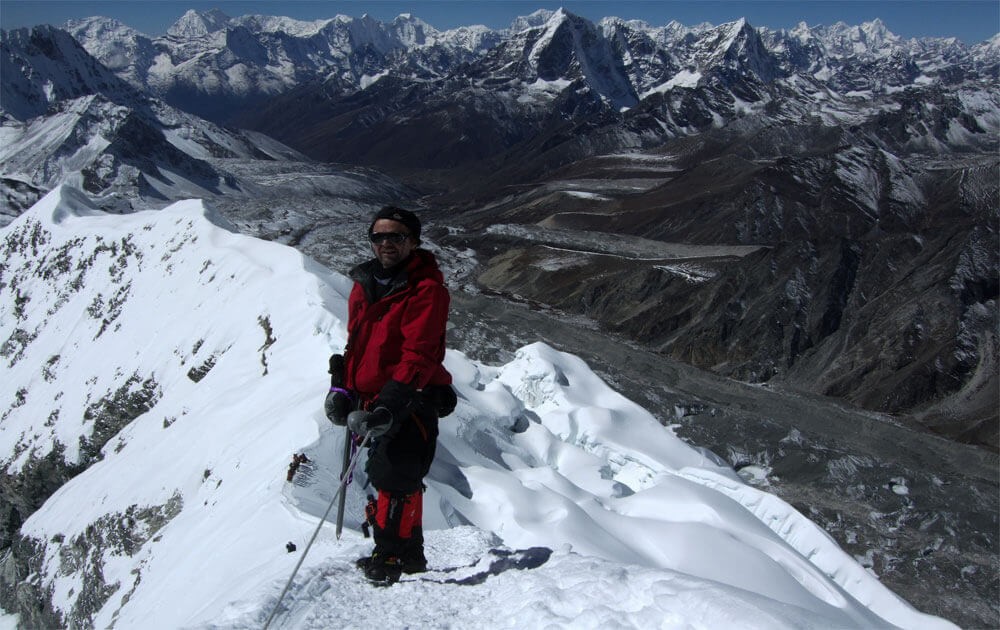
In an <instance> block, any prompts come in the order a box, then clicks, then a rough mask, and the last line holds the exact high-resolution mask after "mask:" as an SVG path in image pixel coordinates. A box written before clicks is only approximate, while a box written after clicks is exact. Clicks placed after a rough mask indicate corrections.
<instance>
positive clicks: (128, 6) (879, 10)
mask: <svg viewBox="0 0 1000 630" xmlns="http://www.w3.org/2000/svg"><path fill="white" fill-rule="evenodd" d="M560 6H562V7H565V8H566V9H567V10H569V11H571V12H573V13H576V14H577V15H581V16H583V17H586V18H588V19H592V20H598V19H600V18H602V17H605V16H612V15H613V16H618V17H621V18H625V19H633V18H635V19H642V20H645V21H647V22H649V23H650V24H653V25H655V26H660V25H663V24H666V23H667V22H669V21H670V20H677V21H678V22H680V23H682V24H685V25H688V26H692V25H695V24H699V23H701V22H710V23H712V24H721V23H724V22H731V21H733V20H736V19H739V18H741V17H746V18H747V19H748V20H750V23H751V24H753V25H754V26H768V27H771V28H790V27H792V26H794V25H795V24H797V23H798V22H800V21H805V22H807V23H808V24H809V25H811V26H816V25H820V24H833V23H834V22H837V21H842V22H846V23H847V24H860V23H862V22H866V21H869V20H872V19H874V18H880V19H881V20H882V21H883V22H884V23H885V24H886V26H887V27H888V28H889V30H890V31H892V32H893V33H895V34H897V35H900V36H902V37H958V38H959V39H961V40H962V41H964V42H966V43H970V44H972V43H978V42H981V41H983V40H984V39H988V38H990V37H992V36H993V35H995V34H996V33H997V32H1000V1H998V0H743V1H736V0H728V1H724V0H646V1H640V0H621V1H618V2H609V1H606V0H589V1H587V0H567V1H564V2H547V1H541V0H436V1H428V0H419V1H418V0H410V1H400V0H354V1H344V0H337V1H333V0H326V1H321V0H308V1H307V0H273V1H272V0H255V1H254V0H214V1H209V2H205V1H190V2H188V1H181V0H94V1H85V0H0V28H3V29H11V28H18V27H21V26H33V25H35V24H43V23H45V24H53V25H56V26H59V25H61V24H62V23H63V22H65V21H66V20H68V19H71V18H81V17H88V16H92V15H104V16H108V17H113V18H117V19H118V20H120V21H121V22H124V23H125V24H128V25H129V26H131V27H133V28H135V29H137V30H139V31H141V32H143V33H146V34H147V35H152V36H156V35H162V34H163V33H164V32H165V31H166V30H167V28H169V27H170V25H171V24H173V23H174V22H175V21H177V19H178V18H179V17H180V16H181V15H183V14H184V12H185V11H186V10H188V9H197V10H208V9H212V8H218V9H221V10H222V11H223V12H225V13H226V14H228V15H230V16H232V17H237V16H240V15H246V14H251V13H256V14H264V15H286V16H289V17H293V18H298V19H303V20H313V19H319V18H329V17H333V16H334V15H337V14H338V13H341V14H344V15H351V16H355V17H357V16H361V15H363V14H365V13H367V14H369V15H371V16H372V17H374V18H376V19H379V20H382V21H389V20H392V18H394V17H395V16H397V15H399V14H400V13H412V14H413V15H415V16H416V17H419V18H420V19H422V20H424V21H425V22H427V23H428V24H430V25H432V26H434V27H435V28H438V29H442V30H443V29H448V28H453V27H456V26H462V25H469V24H485V25H486V26H489V27H491V28H504V27H506V26H508V25H509V24H510V22H511V20H512V19H513V18H515V17H517V16H518V15H527V14H529V13H532V12H533V11H535V10H536V9H540V8H546V9H556V8H558V7H560Z"/></svg>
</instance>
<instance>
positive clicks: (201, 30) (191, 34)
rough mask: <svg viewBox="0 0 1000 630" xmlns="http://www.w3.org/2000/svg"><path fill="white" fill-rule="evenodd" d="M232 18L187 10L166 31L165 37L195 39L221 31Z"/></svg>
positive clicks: (215, 10) (217, 13) (218, 11)
mask: <svg viewBox="0 0 1000 630" xmlns="http://www.w3.org/2000/svg"><path fill="white" fill-rule="evenodd" d="M231 21H232V18H230V17H229V16H228V15H226V14H225V13H223V12H222V11H220V10H219V9H211V10H209V11H196V10H194V9H189V10H188V11H186V12H185V13H184V15H182V16H181V17H180V19H178V20H177V22H175V23H174V24H173V25H172V26H171V27H170V28H168V29H167V35H169V36H172V37H179V38H185V39H190V38H197V37H204V36H206V35H210V34H212V33H215V32H218V31H221V30H223V29H225V28H226V27H227V26H229V24H230V22H231Z"/></svg>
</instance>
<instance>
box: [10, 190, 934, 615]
mask: <svg viewBox="0 0 1000 630" xmlns="http://www.w3.org/2000/svg"><path fill="white" fill-rule="evenodd" d="M0 236H2V239H3V241H2V242H3V248H4V251H3V254H4V257H3V260H4V265H3V267H2V275H0V281H2V284H0V292H2V293H3V299H2V300H0V339H5V341H4V342H3V344H2V352H0V355H2V357H3V359H4V360H3V362H2V363H0V379H2V380H3V382H5V383H8V384H9V388H8V391H10V392H16V394H15V395H14V396H13V397H12V398H9V399H7V400H3V401H0V413H2V414H3V425H2V428H3V430H2V431H0V440H2V442H0V453H4V454H5V455H4V459H3V462H2V463H3V469H4V471H5V472H6V474H17V473H23V472H25V471H30V470H31V468H32V465H33V462H37V461H38V459H39V458H43V457H46V456H48V455H50V454H51V453H57V454H59V457H62V458H64V460H65V462H66V463H67V464H68V465H81V466H87V468H86V470H85V471H84V472H82V473H81V474H79V475H78V476H76V477H75V478H73V479H71V480H70V481H69V482H68V483H66V484H65V485H64V486H63V487H62V488H61V489H60V490H59V491H58V492H56V493H55V494H54V495H53V496H51V497H50V498H49V499H48V500H47V501H45V503H44V504H43V505H42V507H41V508H40V509H38V511H36V512H35V513H34V514H32V515H31V517H30V518H28V519H27V521H26V522H25V523H24V525H23V527H22V534H23V535H24V536H26V537H30V539H31V540H32V541H33V542H32V545H34V548H35V549H36V550H37V554H38V555H37V556H36V557H35V558H33V562H34V563H36V564H35V566H37V567H39V570H38V573H37V575H36V576H35V577H34V578H33V581H32V582H31V583H28V582H26V581H24V578H25V577H26V576H20V577H19V578H18V579H19V581H18V582H17V584H19V585H20V586H19V587H18V588H21V589H28V588H39V589H42V590H47V589H51V601H52V606H53V608H54V613H53V614H56V615H58V616H59V618H60V619H62V620H64V621H65V622H67V623H74V624H77V625H94V626H99V627H105V626H108V625H111V624H112V623H115V624H117V625H119V626H120V627H150V628H159V627H162V628H172V627H182V626H183V627H216V628H218V627H226V628H242V627H258V626H259V625H260V623H261V622H262V621H263V619H264V618H266V616H267V615H268V614H269V613H270V608H271V607H272V606H273V605H274V603H275V600H276V597H277V593H278V592H279V590H280V588H281V586H282V585H283V583H284V580H285V579H287V576H288V574H289V573H290V570H291V567H292V565H293V564H294V562H295V559H296V557H295V555H294V554H288V553H286V551H285V547H284V546H285V543H286V542H287V541H289V540H292V541H296V542H299V543H300V544H301V543H304V540H305V539H306V538H307V537H308V536H309V535H310V534H311V531H312V530H313V529H314V527H315V525H316V522H317V518H318V514H320V513H321V510H322V508H324V507H325V505H326V503H327V502H328V500H329V497H330V496H332V491H333V487H332V483H331V479H332V475H333V474H335V473H334V472H332V471H334V470H336V468H337V466H338V464H337V461H336V459H337V455H336V454H337V453H339V452H340V444H341V443H342V442H341V441H342V439H343V432H342V431H341V430H339V429H336V428H334V427H332V426H331V425H330V424H329V422H328V421H327V420H326V419H325V418H324V417H323V415H322V405H321V402H322V397H323V394H324V392H325V389H326V383H325V379H326V374H325V364H326V358H327V356H328V354H329V353H330V352H333V351H339V350H341V349H342V348H343V344H344V341H345V329H344V317H345V310H346V309H345V296H346V295H347V293H348V290H349V288H350V282H349V281H348V280H347V279H346V278H345V277H343V276H341V275H339V274H334V273H330V272H329V271H327V270H325V269H323V268H321V267H319V266H318V265H316V264H315V263H313V262H311V261H309V260H308V259H305V258H303V257H302V256H301V255H300V254H299V253H297V252H295V251H294V250H292V249H290V248H287V247H283V246H280V245H277V244H274V243H268V242H262V241H258V240H255V239H253V238H250V237H245V236H240V235H238V234H235V233H233V232H232V231H231V230H229V229H227V227H226V225H225V222H224V220H222V219H221V218H220V217H218V216H217V215H216V214H215V213H214V212H212V211H211V209H209V208H207V207H206V206H205V205H204V204H203V203H202V202H199V201H184V202H178V203H175V204H173V205H171V206H169V207H167V208H165V209H163V210H162V211H159V212H138V213H135V214H131V215H126V216H110V215H106V214H104V213H102V212H100V211H98V210H96V209H95V208H93V207H92V206H91V205H90V204H89V202H88V201H87V200H86V198H85V196H84V195H83V194H82V193H80V192H79V191H76V190H73V189H71V188H69V187H66V186H62V187H59V188H57V189H56V190H54V191H53V192H52V193H50V194H49V195H47V196H46V197H45V198H44V199H43V200H42V201H40V202H39V203H38V204H36V205H35V206H34V207H33V208H32V209H31V210H30V211H28V212H26V213H25V214H24V215H22V216H21V217H19V218H18V219H17V220H16V221H14V222H13V223H12V224H11V225H9V226H8V227H6V228H4V230H3V232H0ZM446 361H447V366H448V368H449V370H450V371H451V372H452V373H453V374H454V376H455V382H456V390H457V392H458V394H459V397H460V403H459V406H458V408H457V410H456V412H455V414H454V415H453V416H451V417H449V418H447V419H445V420H443V421H442V425H441V428H442V435H441V438H440V444H439V454H438V457H437V459H436V461H435V465H434V468H433V469H432V471H431V474H430V476H429V478H428V485H429V488H428V492H427V495H426V497H425V505H426V506H427V508H426V510H427V515H426V527H427V529H428V531H427V539H428V552H429V555H430V557H431V562H432V568H445V567H447V566H454V565H455V564H457V563H460V562H469V563H472V564H473V565H475V564H476V563H477V559H478V558H481V557H483V556H484V555H486V550H487V549H488V548H490V547H496V546H497V545H500V546H503V547H506V548H510V549H527V548H531V547H546V548H548V549H552V550H553V551H554V553H553V554H552V556H551V559H549V560H548V562H545V563H544V564H543V565H542V566H541V567H539V568H537V569H531V570H526V571H523V572H521V571H507V572H502V573H499V574H497V575H494V576H493V577H488V578H487V579H486V580H485V581H483V582H482V583H481V584H479V585H478V586H459V585H439V584H438V585H433V584H431V583H429V582H421V581H419V580H418V581H416V582H413V583H405V584H401V585H399V586H398V587H393V589H390V590H389V591H381V592H379V593H378V594H377V596H376V594H373V592H372V591H371V589H370V588H368V587H367V586H365V585H364V584H363V583H362V582H361V579H360V577H358V576H357V574H356V573H355V572H354V571H353V570H352V569H351V568H350V563H351V561H352V560H353V558H354V557H356V555H358V554H360V553H362V552H363V551H364V550H365V549H366V548H367V543H366V541H364V539H362V538H361V537H360V534H358V533H356V529H355V528H356V527H357V526H358V524H359V523H360V520H361V518H362V506H361V504H362V502H363V499H362V490H361V489H360V488H359V487H353V488H352V489H351V490H350V493H349V497H350V499H349V510H348V518H347V525H348V528H349V531H348V532H347V534H346V536H345V538H344V539H343V540H342V541H339V542H338V541H336V540H335V539H334V538H333V536H332V532H331V531H330V529H331V528H325V529H324V531H323V534H322V535H321V537H320V539H319V542H318V544H317V546H316V547H314V549H313V554H312V555H311V556H310V557H309V558H308V559H307V561H306V563H305V565H304V566H303V571H302V574H301V579H300V580H299V581H298V582H297V583H296V586H295V587H294V588H293V589H292V592H291V596H290V599H289V601H288V602H287V608H286V610H284V611H283V612H282V614H281V615H280V616H279V620H280V621H279V623H280V624H283V626H284V627H316V626H317V625H320V626H332V625H336V626H344V625H352V626H357V625H366V623H367V622H371V621H372V619H373V617H371V616H370V615H376V614H377V615H392V614H396V615H399V614H402V611H403V610H405V609H406V608H407V607H408V604H407V602H408V601H412V598H413V597H414V596H415V595H416V594H419V596H420V597H421V598H422V601H424V602H425V603H426V604H427V605H429V606H431V608H430V609H429V611H428V612H426V613H419V614H425V615H430V617H427V618H423V619H418V621H424V622H426V625H441V624H442V623H443V621H442V620H445V619H448V620H449V622H450V620H452V614H453V613H454V614H455V615H456V616H455V619H458V620H468V621H471V622H475V623H476V624H477V625H480V626H483V627H508V626H509V625H510V624H512V623H513V624H514V625H517V624H516V623H515V622H517V621H518V620H520V621H524V622H528V621H530V622H531V623H533V624H534V625H538V624H539V623H542V624H546V623H552V624H572V625H583V626H595V627H596V626H601V627H607V626H608V624H609V623H610V624H611V625H621V624H622V623H626V622H623V621H622V619H627V620H632V621H633V622H634V623H635V624H637V625H644V624H648V623H649V622H651V621H652V620H660V621H662V620H663V619H672V620H675V622H676V625H678V626H681V627H683V626H691V625H695V626H697V625H710V626H718V625H727V623H731V622H733V621H734V619H735V618H734V617H733V616H734V615H736V614H738V615H739V620H740V622H741V623H744V624H746V623H750V624H751V625H755V626H757V627H768V628H773V627H787V628H792V627H795V628H801V627H807V628H808V627H813V628H821V627H830V626H839V627H876V626H886V625H889V624H893V625H898V626H902V627H916V626H920V627H951V626H950V624H948V623H947V622H945V621H943V620H941V619H937V618H934V617H929V616H926V615H922V614H920V613H918V612H916V611H915V610H913V609H912V608H911V607H910V606H909V605H908V604H906V603H905V602H903V601H902V600H900V599H899V598H898V597H896V596H895V595H893V594H892V593H891V592H889V591H888V590H886V589H885V588H884V587H883V586H882V585H881V584H879V583H878V581H877V580H876V579H875V578H874V577H872V576H870V575H869V574H867V573H866V572H865V571H864V570H863V569H861V568H860V567H859V566H858V565H857V564H856V563H855V562H854V561H853V560H852V559H850V558H849V557H848V556H847V555H846V554H844V553H843V552H842V551H840V550H839V549H838V548H837V546H836V544H835V543H834V542H833V541H832V539H830V538H829V537H827V536H825V535H824V534H823V533H822V532H821V531H820V530H819V529H818V528H817V527H816V526H815V525H813V524H812V523H810V522H809V521H808V520H807V519H805V517H803V516H802V515H800V514H798V513H797V512H796V511H795V510H794V509H793V508H791V507H790V506H789V505H787V504H785V503H784V502H783V501H781V500H780V499H777V498H776V497H773V496H771V495H767V494H765V493H762V492H760V491H757V490H753V489H751V488H749V487H748V486H746V485H744V484H743V483H742V482H741V481H740V480H739V477H738V476H737V475H736V474H735V473H734V472H733V471H732V470H731V469H728V468H727V467H725V466H724V465H723V464H722V463H721V462H720V461H719V460H718V459H716V458H711V457H708V456H707V455H706V454H705V453H704V452H702V451H700V450H698V449H695V448H692V447H691V446H688V445H687V444H685V443H683V442H682V441H681V440H679V439H677V438H676V437H674V436H673V435H672V434H671V433H670V432H669V431H668V430H667V429H665V428H664V427H662V426H661V425H660V424H659V423H657V422H656V420H655V419H654V418H653V417H652V416H651V415H650V414H649V413H648V412H646V411H645V410H643V409H641V408H640V407H638V406H637V405H635V404H634V403H632V402H631V401H628V400H626V399H624V398H623V397H621V396H620V395H619V394H617V393H616V392H614V391H613V390H612V389H611V388H609V387H608V386H607V385H606V384H605V383H603V382H602V381H601V380H600V379H599V378H597V377H596V376H595V375H594V374H593V372H592V371H590V369H589V368H588V367H587V366H586V364H585V363H584V362H583V361H581V360H580V359H578V358H576V357H573V356H570V355H566V354H563V353H560V352H558V351H556V350H554V349H552V348H550V347H548V346H545V345H544V344H533V345H531V346H527V347H525V348H522V349H521V350H520V351H519V352H518V353H517V356H516V357H515V359H514V360H513V361H511V362H510V363H508V364H505V365H502V366H488V365H484V364H480V363H477V362H474V361H471V360H469V359H468V358H466V357H465V356H463V355H461V354H460V353H457V352H454V351H450V352H449V353H448V356H447V359H446ZM116 396H117V397H116ZM116 401H117V402H118V403H121V402H122V401H129V402H130V404H131V405H132V406H133V407H135V413H134V415H133V416H132V417H124V416H121V415H118V416H115V415H114V414H113V413H111V411H110V410H111V409H112V408H117V407H115V405H114V403H115V402H116ZM120 406H121V405H119V407H120ZM126 406H128V405H126ZM46 419H47V420H46ZM300 452H305V453H307V454H308V455H309V457H310V460H311V463H310V465H309V467H307V469H306V470H303V472H302V475H303V476H302V477H301V478H300V479H298V480H296V481H295V482H294V483H288V482H287V481H286V480H285V466H286V464H287V461H288V459H289V457H290V455H291V454H293V453H300ZM363 481H364V479H363V474H361V473H359V475H358V477H357V478H356V480H355V484H356V485H360V484H362V483H363ZM66 514H73V515H74V518H73V519H67V518H65V515H66ZM32 585H35V586H32ZM192 585H195V586H196V587H195V588H192ZM463 589H465V590H463ZM525 589H526V590H525ZM11 592H13V589H12V590H11ZM583 594H586V597H584V598H583V599H581V596H582V595H583ZM348 598H349V599H351V600H352V601H355V600H357V601H360V602H363V603H365V604H366V605H364V606H357V607H353V606H352V607H344V606H343V605H342V603H343V601H344V600H345V599H348ZM484 601H485V603H483V602H484ZM449 602H451V603H449ZM473 602H479V603H478V604H473ZM550 602H557V603H556V605H554V606H552V605H550ZM456 603H457V604H458V606H457V607H458V609H459V611H456V610H455V605H456ZM512 603H515V604H514V605H513V606H512V605H511V604H512ZM367 604H371V606H372V608H371V609H369V607H368V606H367ZM463 604H469V605H468V606H466V607H465V608H463V607H462V606H463ZM518 606H521V607H520V608H518ZM501 607H503V608H504V609H506V608H508V607H510V608H511V609H512V616H511V618H510V619H498V618H495V617H489V616H485V615H484V614H483V611H485V610H498V609H500V608H501ZM424 608H426V606H425V607H424ZM477 611H478V612H477ZM352 615H353V616H352ZM384 618H386V617H383V619H384ZM390 618H391V617H390ZM26 621H27V620H26Z"/></svg>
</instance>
